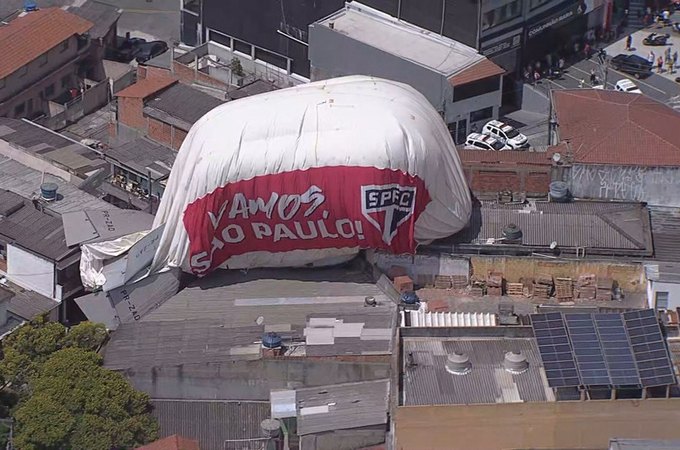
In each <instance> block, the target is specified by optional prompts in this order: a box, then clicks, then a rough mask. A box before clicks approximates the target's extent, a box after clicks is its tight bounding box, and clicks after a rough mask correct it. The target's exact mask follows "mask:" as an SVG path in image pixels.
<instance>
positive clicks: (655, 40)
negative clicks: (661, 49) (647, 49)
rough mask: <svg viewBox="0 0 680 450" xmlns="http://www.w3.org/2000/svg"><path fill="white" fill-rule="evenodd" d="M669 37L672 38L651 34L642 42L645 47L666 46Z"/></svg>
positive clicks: (665, 35) (667, 35)
mask: <svg viewBox="0 0 680 450" xmlns="http://www.w3.org/2000/svg"><path fill="white" fill-rule="evenodd" d="M669 37H671V35H670V34H657V33H650V34H649V35H648V36H647V37H646V38H644V39H643V40H642V43H643V44H645V45H657V46H658V45H666V43H667V42H668V38H669Z"/></svg>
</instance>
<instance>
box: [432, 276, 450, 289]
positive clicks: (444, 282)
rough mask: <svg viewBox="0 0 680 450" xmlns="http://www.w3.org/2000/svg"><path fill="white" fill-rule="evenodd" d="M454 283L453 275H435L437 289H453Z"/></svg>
mask: <svg viewBox="0 0 680 450" xmlns="http://www.w3.org/2000/svg"><path fill="white" fill-rule="evenodd" d="M452 284H453V283H452V280H451V277H450V276H448V275H436V276H435V277H434V287H435V289H451V286H452Z"/></svg>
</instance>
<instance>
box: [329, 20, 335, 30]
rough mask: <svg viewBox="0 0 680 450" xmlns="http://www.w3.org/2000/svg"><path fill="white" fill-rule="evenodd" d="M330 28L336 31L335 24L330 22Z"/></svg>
mask: <svg viewBox="0 0 680 450" xmlns="http://www.w3.org/2000/svg"><path fill="white" fill-rule="evenodd" d="M328 28H330V29H331V30H333V29H335V22H328Z"/></svg>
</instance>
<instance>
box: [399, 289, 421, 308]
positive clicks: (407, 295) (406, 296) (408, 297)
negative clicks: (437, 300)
mask: <svg viewBox="0 0 680 450" xmlns="http://www.w3.org/2000/svg"><path fill="white" fill-rule="evenodd" d="M401 301H402V302H404V303H406V304H407V305H415V304H416V303H418V301H419V299H418V296H417V295H416V293H415V292H412V291H411V292H403V293H402V294H401Z"/></svg>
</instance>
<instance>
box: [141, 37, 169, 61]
mask: <svg viewBox="0 0 680 450" xmlns="http://www.w3.org/2000/svg"><path fill="white" fill-rule="evenodd" d="M167 51H168V44H166V43H165V42H163V41H152V42H145V43H143V44H140V45H139V46H137V52H136V53H135V60H136V61H137V62H138V63H145V62H147V61H148V60H150V59H151V58H155V57H156V56H158V55H161V54H163V53H165V52H167Z"/></svg>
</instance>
